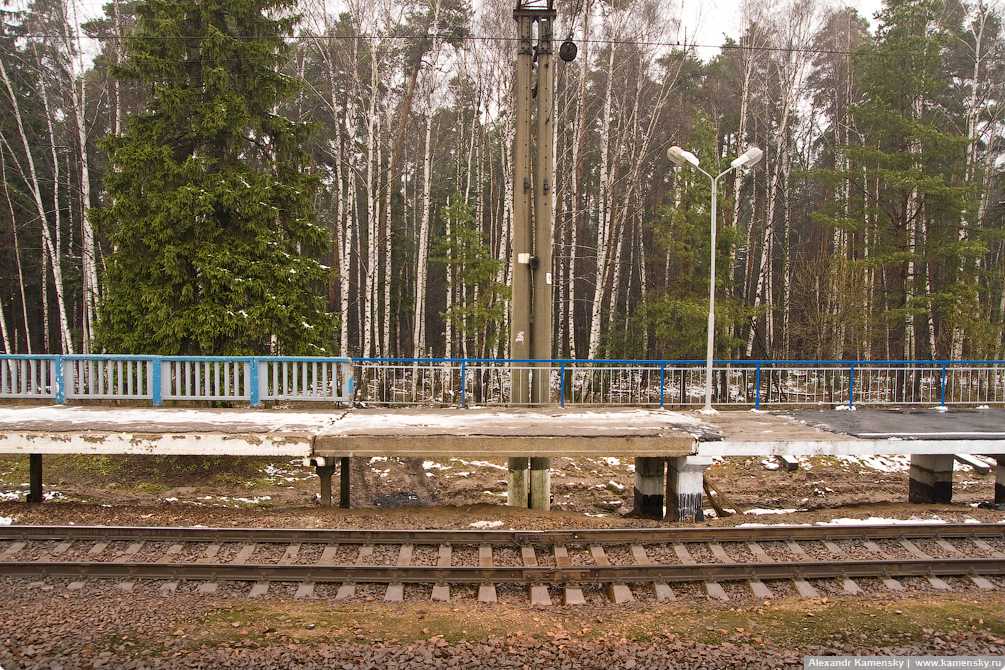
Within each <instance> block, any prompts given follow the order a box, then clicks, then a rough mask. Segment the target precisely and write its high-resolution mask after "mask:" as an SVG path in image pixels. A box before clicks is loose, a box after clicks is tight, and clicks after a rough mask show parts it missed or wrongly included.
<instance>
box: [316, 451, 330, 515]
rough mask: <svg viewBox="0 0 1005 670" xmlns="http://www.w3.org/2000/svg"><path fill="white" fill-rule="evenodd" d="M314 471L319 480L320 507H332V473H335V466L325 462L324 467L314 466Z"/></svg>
mask: <svg viewBox="0 0 1005 670" xmlns="http://www.w3.org/2000/svg"><path fill="white" fill-rule="evenodd" d="M314 469H315V470H316V471H317V473H318V479H320V480H321V506H322V507H331V506H332V473H334V472H335V464H334V463H328V462H327V461H325V465H316V466H314Z"/></svg>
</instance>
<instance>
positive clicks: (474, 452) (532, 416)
mask: <svg viewBox="0 0 1005 670" xmlns="http://www.w3.org/2000/svg"><path fill="white" fill-rule="evenodd" d="M700 426H701V421H700V420H699V419H697V418H696V417H695V416H693V415H689V414H686V413H681V412H667V411H664V410H647V409H616V408H615V409H602V410H599V409H598V410H587V409H534V410H531V409H512V408H476V409H395V410H389V409H354V410H351V411H348V412H346V413H345V414H343V415H342V416H341V417H340V418H339V419H338V420H337V421H335V422H334V423H333V424H331V425H330V426H327V427H325V428H324V429H322V430H321V431H320V432H319V433H318V435H317V437H316V439H315V440H314V454H315V455H318V456H325V457H327V456H376V455H382V456H396V457H406V458H407V457H424V458H429V457H435V456H436V455H438V454H442V455H450V456H454V457H461V458H465V457H472V456H477V457H482V458H490V457H496V458H507V457H566V458H578V457H590V456H595V455H596V454H599V453H603V454H604V455H606V456H615V457H667V456H675V455H687V454H691V453H692V452H693V451H694V448H695V444H696V441H695V437H694V435H693V434H692V432H694V431H697V430H699V429H700ZM688 431H692V432H688Z"/></svg>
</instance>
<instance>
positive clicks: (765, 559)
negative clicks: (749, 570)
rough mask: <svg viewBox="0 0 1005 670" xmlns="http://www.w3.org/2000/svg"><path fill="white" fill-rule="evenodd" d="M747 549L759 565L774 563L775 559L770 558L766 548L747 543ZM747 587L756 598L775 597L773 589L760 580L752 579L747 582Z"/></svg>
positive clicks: (754, 543)
mask: <svg viewBox="0 0 1005 670" xmlns="http://www.w3.org/2000/svg"><path fill="white" fill-rule="evenodd" d="M747 549H749V550H750V553H751V554H753V555H754V558H756V559H757V561H758V562H759V563H774V562H775V559H773V558H771V556H768V552H766V551H764V547H762V546H761V545H759V544H757V543H756V542H753V541H751V542H747ZM747 586H748V587H749V588H750V593H751V594H753V596H754V597H755V598H772V597H774V596H773V594H772V593H771V589H769V588H768V586H767V584H765V583H764V582H762V581H761V580H760V579H757V578H752V579H748V580H747Z"/></svg>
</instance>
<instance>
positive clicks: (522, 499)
mask: <svg viewBox="0 0 1005 670" xmlns="http://www.w3.org/2000/svg"><path fill="white" fill-rule="evenodd" d="M527 461H528V459H527V458H511V459H509V487H508V488H507V490H506V504H507V505H509V506H510V507H527V505H528V502H529V501H528V496H527V465H528V463H527Z"/></svg>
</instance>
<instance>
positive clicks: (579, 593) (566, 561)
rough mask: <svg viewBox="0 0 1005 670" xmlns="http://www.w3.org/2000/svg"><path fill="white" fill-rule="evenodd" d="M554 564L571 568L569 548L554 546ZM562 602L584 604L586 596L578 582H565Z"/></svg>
mask: <svg viewBox="0 0 1005 670" xmlns="http://www.w3.org/2000/svg"><path fill="white" fill-rule="evenodd" d="M554 553H555V565H556V566H558V567H560V568H571V567H572V560H571V559H570V558H569V550H568V549H567V548H565V547H562V546H558V545H556V546H555V547H554ZM562 603H563V604H565V605H585V604H586V598H585V597H584V596H583V587H581V586H580V585H579V584H578V583H576V584H573V583H567V584H566V585H565V589H564V593H563V594H562Z"/></svg>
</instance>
